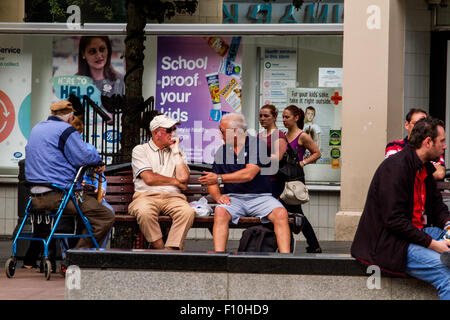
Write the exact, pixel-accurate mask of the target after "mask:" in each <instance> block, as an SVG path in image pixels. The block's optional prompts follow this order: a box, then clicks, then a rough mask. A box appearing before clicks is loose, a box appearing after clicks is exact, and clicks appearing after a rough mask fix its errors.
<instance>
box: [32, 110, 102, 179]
mask: <svg viewBox="0 0 450 320" xmlns="http://www.w3.org/2000/svg"><path fill="white" fill-rule="evenodd" d="M25 158H26V160H25V178H26V180H27V181H30V182H35V183H54V184H57V185H59V186H61V187H63V188H69V187H70V185H71V184H72V182H73V179H74V178H75V175H76V174H77V171H78V169H79V168H80V167H81V166H83V165H97V164H99V163H100V162H101V158H100V156H99V155H98V152H97V151H96V150H93V149H90V148H89V147H88V146H87V144H86V143H85V142H84V141H83V140H82V139H81V136H80V134H79V133H78V132H77V131H76V130H75V128H74V127H73V126H72V125H70V124H69V123H67V122H64V121H63V120H61V119H60V118H59V117H57V116H49V117H48V119H47V120H46V121H42V122H40V123H38V124H37V125H36V126H35V127H34V128H33V129H32V130H31V133H30V136H29V138H28V143H27V145H26V147H25Z"/></svg>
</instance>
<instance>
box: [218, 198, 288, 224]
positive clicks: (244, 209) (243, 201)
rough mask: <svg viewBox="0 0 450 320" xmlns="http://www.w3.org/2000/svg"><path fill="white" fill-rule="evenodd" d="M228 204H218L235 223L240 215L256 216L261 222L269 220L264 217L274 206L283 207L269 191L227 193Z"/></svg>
mask: <svg viewBox="0 0 450 320" xmlns="http://www.w3.org/2000/svg"><path fill="white" fill-rule="evenodd" d="M227 196H229V197H230V204H229V205H226V204H220V205H218V206H217V207H222V208H225V209H226V210H227V212H228V213H229V214H230V215H231V222H232V223H233V224H237V223H238V221H239V218H240V217H258V218H259V219H260V220H261V222H262V223H267V222H270V221H269V219H267V218H266V217H267V216H268V215H269V214H270V213H271V212H272V211H273V210H274V209H276V208H284V207H283V205H282V204H281V202H280V201H278V200H277V199H275V198H274V197H272V194H270V193H247V194H237V193H230V194H227Z"/></svg>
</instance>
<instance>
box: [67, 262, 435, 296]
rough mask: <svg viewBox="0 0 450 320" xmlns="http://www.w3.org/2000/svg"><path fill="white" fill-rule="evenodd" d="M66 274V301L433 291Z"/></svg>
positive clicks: (341, 281) (345, 283) (338, 279)
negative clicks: (76, 280) (74, 278)
mask: <svg viewBox="0 0 450 320" xmlns="http://www.w3.org/2000/svg"><path fill="white" fill-rule="evenodd" d="M79 276H80V282H79V285H78V286H73V285H68V284H67V282H68V281H72V280H71V277H67V276H66V291H65V298H66V299H68V300H414V299H418V300H429V299H437V298H438V297H437V294H436V290H435V289H434V288H433V287H431V286H430V285H428V284H427V283H425V282H422V281H419V280H416V279H396V278H385V277H382V279H381V285H380V288H379V289H368V287H367V279H368V278H367V277H363V276H324V275H282V274H254V273H224V272H192V271H156V270H117V269H116V270H101V269H81V271H80V274H79Z"/></svg>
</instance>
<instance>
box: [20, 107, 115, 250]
mask: <svg viewBox="0 0 450 320" xmlns="http://www.w3.org/2000/svg"><path fill="white" fill-rule="evenodd" d="M50 111H51V115H50V116H49V117H48V119H47V120H45V121H42V122H40V123H38V124H37V125H36V126H35V127H34V128H33V129H32V130H31V133H30V137H29V139H28V143H27V145H26V147H25V155H26V160H25V178H26V180H27V181H29V182H31V183H36V185H35V186H33V187H32V188H31V196H32V204H33V207H34V208H35V209H51V210H52V209H57V208H58V207H59V204H60V200H61V198H62V195H63V194H62V193H61V192H58V191H55V190H53V189H50V188H47V187H45V186H40V185H39V184H42V183H54V184H56V185H59V186H62V187H64V188H69V187H70V185H71V184H72V182H73V179H74V178H75V175H76V173H77V171H78V169H79V168H80V167H81V166H84V165H91V166H95V167H96V171H97V172H99V173H101V172H103V171H104V170H105V166H104V165H103V163H102V161H101V158H100V156H99V154H98V152H97V151H96V150H92V149H89V148H88V147H87V144H86V143H85V142H84V141H83V140H82V139H81V136H80V134H79V133H78V132H77V131H76V130H75V128H74V127H73V126H72V125H71V122H72V120H73V112H74V110H73V107H72V104H71V103H70V102H69V101H66V100H62V101H58V102H55V103H53V104H52V105H51V106H50ZM80 188H81V186H80ZM81 199H82V202H81V201H80V202H79V206H80V209H81V211H82V212H83V214H84V215H85V216H86V217H87V219H88V220H89V222H90V224H91V226H92V229H93V230H92V233H93V235H94V237H95V239H96V240H97V243H100V244H101V243H102V242H103V241H104V239H105V238H106V236H107V235H108V232H109V230H110V229H111V227H112V225H113V223H114V214H113V213H112V212H111V211H110V210H109V209H107V208H105V207H104V206H102V205H101V204H100V203H98V201H97V200H96V199H95V198H94V197H91V196H88V195H86V194H85V193H84V194H83V195H82V198H81ZM64 213H67V214H75V213H76V210H75V206H74V205H73V203H72V202H69V203H68V205H67V208H66V210H65V211H64ZM92 246H93V243H92V240H91V239H90V238H80V239H79V241H78V243H77V245H76V247H77V248H89V247H92Z"/></svg>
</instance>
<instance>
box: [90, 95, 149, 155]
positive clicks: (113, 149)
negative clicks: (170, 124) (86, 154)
mask: <svg viewBox="0 0 450 320" xmlns="http://www.w3.org/2000/svg"><path fill="white" fill-rule="evenodd" d="M125 101H126V99H125V96H113V97H111V98H108V97H102V105H101V106H99V105H97V104H96V103H95V102H94V101H92V100H91V99H90V98H89V97H88V96H86V95H85V96H83V100H82V103H81V104H82V110H83V125H84V127H83V135H82V137H83V140H84V141H85V142H88V143H90V144H92V145H93V146H95V147H96V149H97V150H98V153H99V154H100V157H101V158H102V160H103V161H104V162H105V163H106V164H118V163H122V162H123V161H122V158H123V155H122V154H121V145H120V140H121V136H122V125H121V121H122V110H124V108H125ZM137 109H138V110H139V111H140V120H141V122H140V123H137V124H136V125H139V126H140V127H141V130H140V141H141V142H145V141H148V140H149V139H150V133H149V131H148V130H146V129H147V128H148V125H149V120H150V117H149V115H150V114H151V113H152V111H153V110H154V98H153V97H150V98H148V99H147V100H145V101H144V102H143V103H141V104H140V105H139V106H138V108H137Z"/></svg>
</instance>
